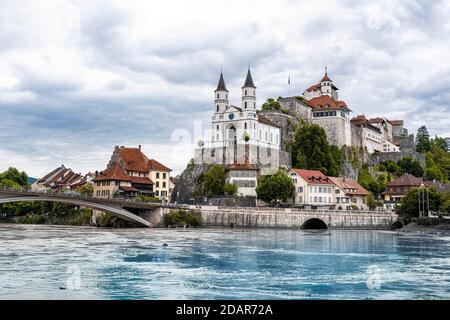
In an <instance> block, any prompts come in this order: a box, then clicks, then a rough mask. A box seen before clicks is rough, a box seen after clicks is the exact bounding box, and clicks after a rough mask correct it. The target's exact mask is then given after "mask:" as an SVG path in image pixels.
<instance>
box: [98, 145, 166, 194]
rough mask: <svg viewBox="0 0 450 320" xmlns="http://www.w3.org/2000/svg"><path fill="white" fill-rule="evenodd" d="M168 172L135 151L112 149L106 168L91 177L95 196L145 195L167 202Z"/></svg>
mask: <svg viewBox="0 0 450 320" xmlns="http://www.w3.org/2000/svg"><path fill="white" fill-rule="evenodd" d="M171 171H172V170H171V169H169V168H168V167H166V166H165V165H163V164H162V163H160V162H158V161H157V160H155V159H149V158H148V157H147V156H146V155H145V154H144V153H143V152H142V150H141V146H139V147H138V148H127V147H124V146H121V147H119V146H116V147H115V148H114V151H113V154H112V156H111V159H110V161H109V163H108V165H107V168H106V169H105V170H103V171H101V172H97V174H96V176H95V178H94V196H96V197H106V198H109V197H114V196H123V197H134V196H137V195H140V194H142V195H147V196H152V197H153V196H154V197H159V198H161V199H164V200H168V199H169V190H170V172H171Z"/></svg>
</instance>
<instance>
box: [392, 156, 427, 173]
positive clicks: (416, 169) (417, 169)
mask: <svg viewBox="0 0 450 320" xmlns="http://www.w3.org/2000/svg"><path fill="white" fill-rule="evenodd" d="M397 164H398V165H399V166H400V168H402V170H403V172H404V173H409V174H412V175H413V176H415V177H422V176H423V168H422V166H421V165H420V162H419V161H417V160H415V159H413V158H411V157H404V158H403V159H401V160H399V161H398V162H397Z"/></svg>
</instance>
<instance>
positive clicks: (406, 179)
mask: <svg viewBox="0 0 450 320" xmlns="http://www.w3.org/2000/svg"><path fill="white" fill-rule="evenodd" d="M422 183H423V179H422V178H417V177H415V176H413V175H411V174H409V173H406V174H404V175H403V176H401V177H399V178H397V179H395V180H394V181H392V182H390V183H389V184H388V187H394V186H414V187H418V186H420V185H421V184H422Z"/></svg>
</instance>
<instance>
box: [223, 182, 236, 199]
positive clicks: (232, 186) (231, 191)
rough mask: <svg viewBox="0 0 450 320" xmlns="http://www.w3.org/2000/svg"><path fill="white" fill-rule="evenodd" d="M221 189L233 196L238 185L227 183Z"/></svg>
mask: <svg viewBox="0 0 450 320" xmlns="http://www.w3.org/2000/svg"><path fill="white" fill-rule="evenodd" d="M223 191H224V193H225V194H228V195H230V196H234V195H235V194H236V193H237V192H238V187H237V185H235V184H229V183H227V184H226V185H225V186H224V187H223Z"/></svg>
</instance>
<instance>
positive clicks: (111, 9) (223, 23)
mask: <svg viewBox="0 0 450 320" xmlns="http://www.w3.org/2000/svg"><path fill="white" fill-rule="evenodd" d="M449 16H450V3H449V1H421V0H417V1H407V0H405V1H394V0H393V1H387V0H384V1H383V0H382V1H376V2H375V1H371V2H369V1H367V2H364V1H360V0H358V1H356V0H341V1H327V0H321V1H319V2H317V1H314V2H312V1H293V0H292V1H276V2H275V1H267V2H266V1H261V0H258V1H245V2H244V1H227V0H222V1H209V0H208V1H194V0H191V1H172V0H166V1H158V2H157V1H133V0H131V1H130V0H129V1H121V2H120V3H119V1H91V0H89V1H75V0H73V1H69V0H67V1H62V0H59V1H51V0H46V1H21V0H18V1H10V0H0V171H2V170H4V169H6V168H7V167H9V166H15V167H18V168H19V169H20V170H25V171H26V172H28V173H29V175H31V176H34V177H40V176H42V175H43V174H45V173H47V172H48V171H49V170H52V169H53V168H54V167H56V166H59V165H61V164H64V165H65V166H67V167H70V168H72V169H73V170H74V171H77V172H88V171H95V170H101V169H103V168H104V167H105V165H106V163H107V161H108V160H109V157H110V155H111V152H112V150H113V148H114V146H115V145H126V146H137V145H139V144H141V145H142V148H143V150H144V152H145V153H146V154H147V155H148V156H149V157H151V158H155V159H158V160H159V161H160V162H162V163H164V164H166V165H168V166H170V167H171V168H172V169H173V170H174V172H175V173H179V172H180V171H182V170H183V168H184V167H185V165H186V163H187V161H188V160H189V159H190V158H191V157H192V152H193V148H194V145H195V144H196V141H198V139H199V134H198V132H201V122H195V121H203V122H204V124H203V125H204V126H206V127H208V126H209V120H210V116H211V114H212V112H213V104H212V100H213V90H214V89H215V86H216V85H217V81H218V76H219V73H220V69H221V68H223V71H224V76H225V81H226V83H227V87H228V89H229V90H230V96H231V102H232V103H234V104H237V105H239V102H240V87H241V85H242V84H243V81H244V78H245V73H246V68H247V65H248V64H250V65H251V68H252V73H253V78H254V80H255V84H256V85H257V87H258V91H257V98H258V104H261V103H263V102H264V100H265V99H266V98H268V97H278V96H286V95H287V94H288V86H287V78H288V76H289V75H290V77H291V92H292V94H301V93H302V92H303V90H304V89H305V88H306V87H308V86H309V85H312V84H314V83H316V82H318V81H319V80H320V78H321V77H322V75H323V69H324V66H325V65H326V66H328V70H329V75H330V77H331V78H332V79H333V80H334V82H335V84H336V85H337V86H338V87H339V88H340V98H341V99H343V100H345V101H346V102H347V104H348V105H349V106H350V108H351V109H352V110H353V111H354V114H353V115H357V114H362V113H364V114H365V115H366V116H385V117H387V118H390V119H404V120H405V121H406V125H407V127H408V128H409V130H410V131H411V132H415V131H416V130H417V128H418V127H419V126H421V125H426V126H427V127H428V129H429V131H430V133H431V134H432V135H435V134H438V135H442V136H450V62H449V58H448V56H449V54H450V19H449V18H448V17H449ZM194 128H196V130H194ZM194 131H195V132H196V133H195V132H194Z"/></svg>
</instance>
